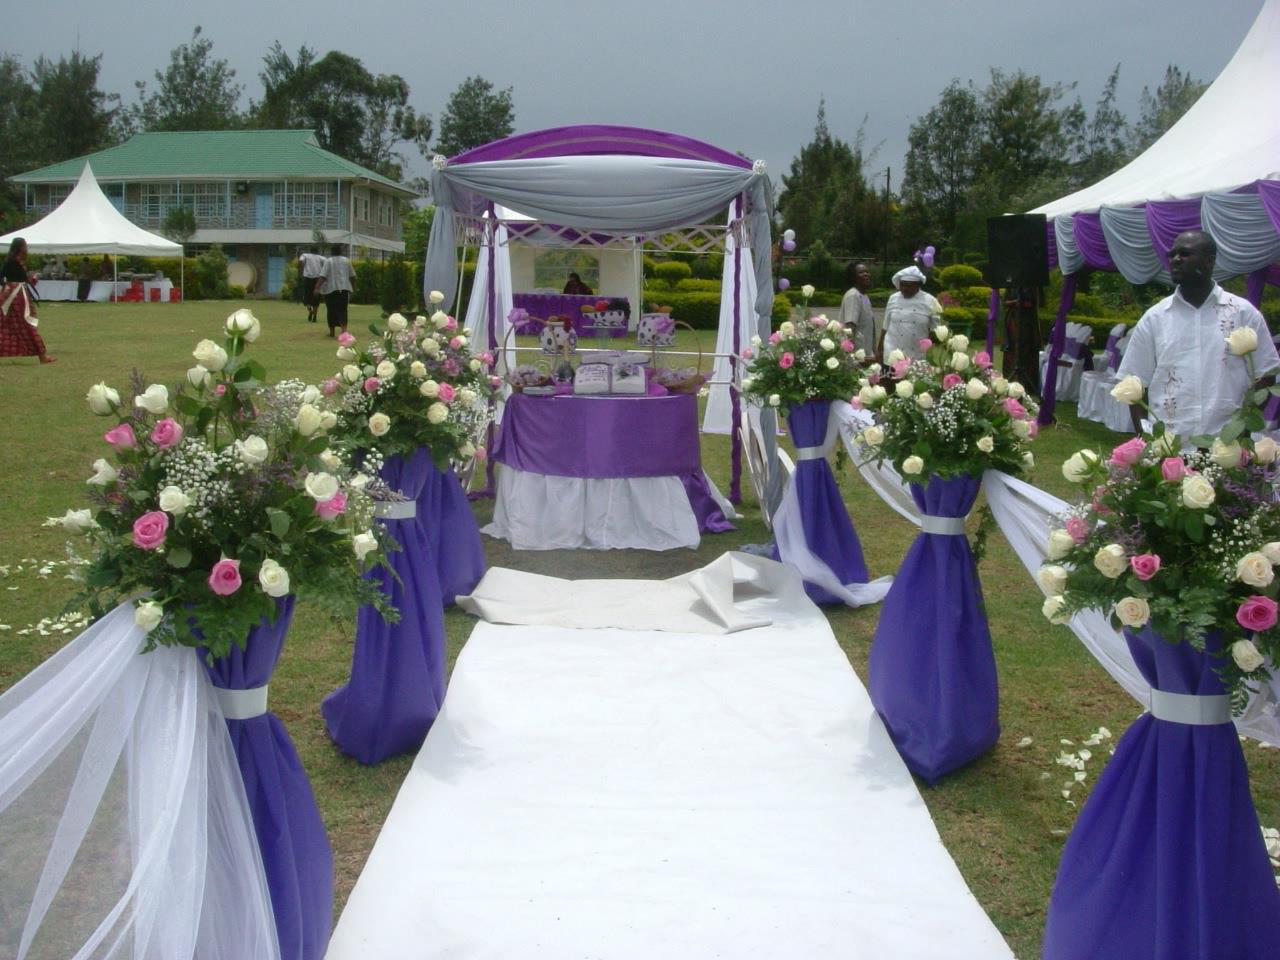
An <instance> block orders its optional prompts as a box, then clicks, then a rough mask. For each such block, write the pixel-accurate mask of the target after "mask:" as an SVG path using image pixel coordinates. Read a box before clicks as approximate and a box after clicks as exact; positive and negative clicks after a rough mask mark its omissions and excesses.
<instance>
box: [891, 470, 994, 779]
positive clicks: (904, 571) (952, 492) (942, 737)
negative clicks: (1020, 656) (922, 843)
mask: <svg viewBox="0 0 1280 960" xmlns="http://www.w3.org/2000/svg"><path fill="white" fill-rule="evenodd" d="M978 487H979V481H978V480H976V479H974V478H973V477H953V478H951V479H948V480H943V479H941V478H939V477H932V478H930V480H929V483H928V485H927V486H921V485H920V484H917V483H913V484H911V498H912V499H913V500H914V501H915V503H916V506H917V507H919V508H920V512H921V513H922V514H924V515H925V516H926V517H964V516H966V515H967V514H968V513H969V511H970V509H972V507H973V502H974V500H975V499H977V496H978ZM868 674H869V682H868V684H867V688H868V692H869V693H870V694H871V702H872V703H873V704H875V708H876V712H878V713H879V714H880V717H881V719H883V720H884V724H885V726H886V727H887V728H888V730H889V736H890V737H892V738H893V742H894V745H895V746H897V748H898V753H900V754H901V755H902V759H903V761H904V762H905V763H906V765H907V766H908V767H909V768H910V770H911V772H912V773H914V774H916V775H917V776H919V777H920V778H921V779H923V780H925V781H926V782H927V783H929V784H933V783H936V782H937V781H938V780H939V779H940V778H941V777H943V776H944V775H946V774H948V773H950V772H951V771H953V770H956V769H958V768H960V767H962V766H964V765H965V764H966V763H968V762H969V761H971V760H973V759H975V758H976V757H979V756H981V755H982V754H983V753H986V751H987V750H989V749H991V747H993V746H994V745H995V742H996V740H997V739H999V736H1000V718H999V689H998V686H997V682H996V660H995V653H994V652H993V651H992V649H991V631H990V630H989V629H988V628H987V615H986V611H985V608H984V606H983V602H982V587H981V584H980V583H979V581H978V570H977V567H976V566H975V564H974V562H973V552H972V551H971V550H970V549H969V539H968V537H966V536H964V535H963V534H959V535H956V534H942V533H924V532H922V533H921V534H920V535H919V536H917V537H916V539H915V540H914V541H913V542H912V544H911V547H910V548H909V549H908V550H907V555H906V557H905V558H904V559H903V561H902V566H901V568H900V569H899V570H898V575H897V576H896V577H894V580H893V586H892V587H891V588H890V589H889V593H888V595H887V596H886V597H885V598H884V605H883V606H882V607H881V609H880V622H879V623H878V624H877V625H876V632H875V636H874V638H873V639H872V642H871V655H870V661H869V663H868Z"/></svg>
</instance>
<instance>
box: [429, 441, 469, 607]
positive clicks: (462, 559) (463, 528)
mask: <svg viewBox="0 0 1280 960" xmlns="http://www.w3.org/2000/svg"><path fill="white" fill-rule="evenodd" d="M424 452H425V453H426V456H427V460H428V462H429V466H430V469H429V470H428V471H427V472H426V476H425V478H424V479H423V483H422V492H421V493H419V494H418V522H419V523H420V524H421V525H422V526H423V528H425V529H426V530H427V531H428V537H427V539H428V543H429V545H430V547H431V552H432V555H433V557H434V561H435V568H436V576H437V579H438V580H439V582H440V593H441V596H442V598H443V600H444V605H445V606H446V607H447V606H449V605H451V604H452V603H453V601H454V599H455V598H456V597H458V596H461V595H465V594H468V593H470V592H471V591H472V589H473V588H474V587H475V585H476V584H477V583H479V582H480V578H481V577H483V576H484V571H485V562H484V544H483V543H481V541H480V528H479V526H477V525H476V518H475V514H473V513H472V512H471V502H470V501H469V500H468V499H467V495H466V494H465V493H463V492H462V484H460V483H459V482H458V475H457V474H456V473H454V472H453V467H451V466H450V467H446V468H445V469H444V470H443V471H441V470H440V469H439V468H438V467H436V465H435V464H434V463H430V459H431V455H430V451H424Z"/></svg>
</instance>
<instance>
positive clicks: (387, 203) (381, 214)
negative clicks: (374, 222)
mask: <svg viewBox="0 0 1280 960" xmlns="http://www.w3.org/2000/svg"><path fill="white" fill-rule="evenodd" d="M393 212H394V208H393V207H392V204H391V200H390V199H389V198H387V197H379V198H378V226H380V227H389V226H391V221H392V219H393Z"/></svg>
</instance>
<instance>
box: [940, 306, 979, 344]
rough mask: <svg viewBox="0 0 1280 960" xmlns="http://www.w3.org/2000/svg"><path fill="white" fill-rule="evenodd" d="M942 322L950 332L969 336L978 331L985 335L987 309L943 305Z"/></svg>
mask: <svg viewBox="0 0 1280 960" xmlns="http://www.w3.org/2000/svg"><path fill="white" fill-rule="evenodd" d="M942 322H943V323H945V324H946V325H947V327H948V328H950V330H951V332H952V333H963V334H965V335H966V336H969V337H970V338H972V337H973V336H974V335H975V334H979V333H980V334H982V335H983V336H985V335H986V330H987V311H986V310H985V309H984V310H978V309H975V308H974V307H943V309H942Z"/></svg>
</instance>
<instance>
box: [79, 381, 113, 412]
mask: <svg viewBox="0 0 1280 960" xmlns="http://www.w3.org/2000/svg"><path fill="white" fill-rule="evenodd" d="M85 399H86V400H88V401H89V409H90V410H92V411H93V412H94V413H96V414H97V415H98V416H100V417H105V416H108V415H110V414H111V413H112V412H114V410H115V408H116V407H118V406H120V394H119V393H117V392H116V391H115V390H112V389H111V388H110V387H108V386H107V385H106V384H105V383H95V384H94V385H93V386H92V387H90V388H89V393H88V394H87V395H86V396H85Z"/></svg>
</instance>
